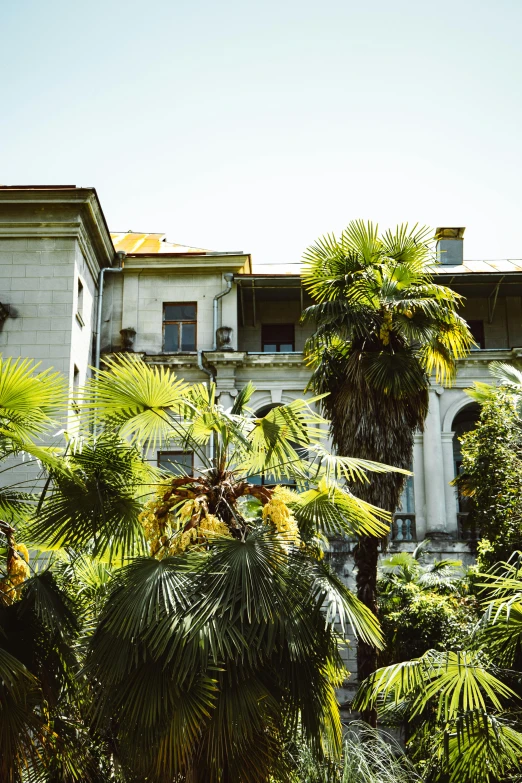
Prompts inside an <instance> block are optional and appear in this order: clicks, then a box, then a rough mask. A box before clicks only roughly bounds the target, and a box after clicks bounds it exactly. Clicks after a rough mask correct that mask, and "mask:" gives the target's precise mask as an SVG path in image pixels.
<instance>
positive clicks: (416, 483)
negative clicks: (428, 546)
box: [413, 432, 426, 541]
mask: <svg viewBox="0 0 522 783" xmlns="http://www.w3.org/2000/svg"><path fill="white" fill-rule="evenodd" d="M423 440H424V436H423V435H422V433H420V432H418V433H415V437H414V441H413V495H414V500H415V532H416V535H417V541H424V539H425V538H426V493H425V489H424V457H423Z"/></svg>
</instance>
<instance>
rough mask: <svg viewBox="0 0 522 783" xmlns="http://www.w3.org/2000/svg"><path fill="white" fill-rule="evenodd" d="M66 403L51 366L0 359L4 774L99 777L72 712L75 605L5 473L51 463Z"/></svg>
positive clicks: (25, 500)
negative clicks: (54, 429)
mask: <svg viewBox="0 0 522 783" xmlns="http://www.w3.org/2000/svg"><path fill="white" fill-rule="evenodd" d="M64 407H65V394H64V388H63V383H62V380H61V379H60V377H59V375H58V374H57V373H52V372H50V371H46V372H40V373H38V372H36V367H35V366H34V365H33V364H32V363H31V362H29V361H27V360H24V361H22V360H19V359H18V360H10V359H7V360H5V361H2V360H1V358H0V465H1V470H2V473H3V482H2V487H1V488H0V779H1V780H2V781H6V783H18V782H19V781H21V780H22V779H23V780H26V779H27V780H30V781H40V780H45V781H49V783H51V781H64V783H69V781H76V780H78V779H79V776H82V775H83V779H85V780H86V781H91V780H92V781H95V780H97V779H98V778H96V777H93V775H94V773H95V772H96V765H94V766H93V758H92V756H91V753H90V750H89V745H90V742H89V738H88V736H87V732H86V729H85V725H82V723H81V720H79V708H78V705H79V703H81V695H80V692H81V688H80V686H79V684H78V680H77V674H78V670H79V661H78V658H77V655H76V652H75V645H76V643H77V640H78V633H79V624H78V619H77V616H76V606H75V603H74V601H73V600H72V599H71V598H70V597H69V596H68V594H67V592H66V591H65V590H64V589H63V587H61V586H60V584H59V580H57V578H56V576H55V575H54V574H53V573H52V571H51V570H49V569H43V570H39V569H38V564H37V563H33V562H31V559H30V556H29V550H28V548H27V546H26V545H25V544H24V543H22V541H23V538H22V539H20V538H19V536H18V533H17V529H23V528H24V526H25V523H26V519H27V518H28V517H30V516H31V515H32V514H34V505H33V503H32V502H33V500H34V498H33V497H32V496H31V494H30V493H28V492H26V491H23V486H24V485H23V484H22V489H21V488H20V485H19V482H15V481H14V480H13V482H14V483H15V484H16V486H13V482H11V483H10V482H9V480H6V477H7V476H9V475H16V474H14V473H13V474H11V471H12V470H13V469H14V468H16V467H17V466H18V465H19V464H20V462H21V461H22V460H25V463H26V464H27V462H29V463H31V462H34V461H36V460H38V461H39V462H40V464H43V465H47V466H48V467H52V468H53V469H54V470H56V471H58V469H59V467H60V462H59V460H58V458H57V450H56V449H52V448H48V447H44V446H42V445H40V444H39V439H40V438H41V437H42V436H44V435H45V433H46V432H47V431H48V429H49V427H50V426H51V425H54V419H55V417H56V416H57V415H58V414H59V413H63V409H64ZM27 543H29V542H28V541H27ZM91 773H92V774H91ZM26 776H27V777H26Z"/></svg>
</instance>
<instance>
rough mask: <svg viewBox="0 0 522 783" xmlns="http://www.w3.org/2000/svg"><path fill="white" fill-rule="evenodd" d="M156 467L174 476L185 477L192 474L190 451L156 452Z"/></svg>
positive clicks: (192, 465) (192, 462)
mask: <svg viewBox="0 0 522 783" xmlns="http://www.w3.org/2000/svg"><path fill="white" fill-rule="evenodd" d="M158 467H159V468H161V469H162V470H166V471H167V472H168V473H173V474H174V475H175V476H187V475H191V474H192V473H193V472H194V454H193V453H192V451H158Z"/></svg>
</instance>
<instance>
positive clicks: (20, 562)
mask: <svg viewBox="0 0 522 783" xmlns="http://www.w3.org/2000/svg"><path fill="white" fill-rule="evenodd" d="M15 548H16V549H15V553H14V555H12V556H11V557H10V558H9V560H8V563H7V576H6V577H4V579H0V592H2V593H4V599H5V600H6V601H7V602H8V603H13V601H14V600H15V598H16V597H17V596H18V594H19V592H20V591H19V588H20V587H21V585H22V584H23V583H24V582H25V580H26V579H27V578H28V577H29V575H30V573H31V571H30V569H29V566H28V563H29V550H28V549H27V547H26V546H25V544H15ZM20 554H21V555H22V557H20Z"/></svg>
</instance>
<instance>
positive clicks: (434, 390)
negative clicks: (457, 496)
mask: <svg viewBox="0 0 522 783" xmlns="http://www.w3.org/2000/svg"><path fill="white" fill-rule="evenodd" d="M443 391H444V389H442V388H441V387H431V388H430V391H429V409H428V415H427V416H426V421H425V424H424V450H423V459H424V476H425V491H426V529H427V530H426V532H427V536H428V538H442V537H444V536H446V521H445V515H446V499H445V491H444V466H443V457H442V438H441V422H440V403H439V396H440V395H441V394H442V393H443Z"/></svg>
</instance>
